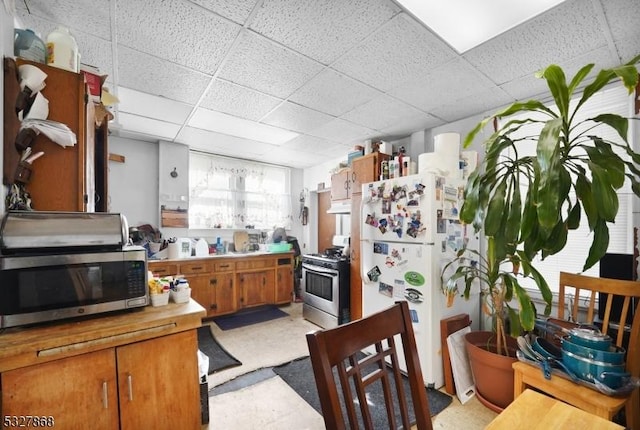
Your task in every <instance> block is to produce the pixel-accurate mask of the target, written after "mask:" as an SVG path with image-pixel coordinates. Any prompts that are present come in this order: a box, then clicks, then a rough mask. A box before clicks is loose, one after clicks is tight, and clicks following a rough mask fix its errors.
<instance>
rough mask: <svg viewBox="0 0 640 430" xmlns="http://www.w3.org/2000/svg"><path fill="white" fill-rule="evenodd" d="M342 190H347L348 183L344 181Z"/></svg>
mask: <svg viewBox="0 0 640 430" xmlns="http://www.w3.org/2000/svg"><path fill="white" fill-rule="evenodd" d="M344 189H345V190H348V189H349V181H344Z"/></svg>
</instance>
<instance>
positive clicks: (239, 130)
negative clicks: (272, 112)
mask: <svg viewBox="0 0 640 430" xmlns="http://www.w3.org/2000/svg"><path fill="white" fill-rule="evenodd" d="M189 126H191V127H197V128H202V129H204V130H211V131H215V132H219V133H223V134H226V135H230V136H238V137H242V138H245V139H251V140H256V141H261V142H267V143H271V144H273V145H281V144H282V143H284V142H286V141H287V140H290V139H293V138H294V137H296V136H297V135H298V134H297V133H294V132H292V131H289V130H284V129H282V128H278V127H273V126H270V125H267V124H260V123H257V122H254V121H249V120H246V119H242V118H238V117H235V116H231V115H227V114H224V113H221V112H216V111H212V110H208V109H203V108H198V109H196V112H195V113H194V114H193V116H192V117H191V118H190V119H189Z"/></svg>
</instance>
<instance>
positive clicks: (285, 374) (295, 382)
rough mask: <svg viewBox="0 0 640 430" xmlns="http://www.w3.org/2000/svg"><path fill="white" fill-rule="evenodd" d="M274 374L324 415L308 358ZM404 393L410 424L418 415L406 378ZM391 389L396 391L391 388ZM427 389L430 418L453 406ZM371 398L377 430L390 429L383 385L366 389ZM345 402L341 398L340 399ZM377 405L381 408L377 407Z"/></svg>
mask: <svg viewBox="0 0 640 430" xmlns="http://www.w3.org/2000/svg"><path fill="white" fill-rule="evenodd" d="M273 371H274V372H275V373H276V374H277V375H279V376H280V377H281V378H282V379H283V380H284V381H285V382H286V383H287V384H289V386H291V388H293V390H294V391H295V392H296V393H298V395H299V396H300V397H302V398H303V399H304V400H305V401H306V402H307V403H309V404H310V405H311V406H312V407H313V408H314V409H315V410H316V411H318V412H319V413H322V407H321V406H320V398H319V397H318V391H317V389H316V381H315V378H314V376H313V369H312V367H311V360H310V359H309V357H303V358H300V359H298V360H294V361H291V362H289V363H287V364H283V365H282V366H277V367H274V368H273ZM334 372H335V369H334ZM403 380H404V390H405V393H407V400H408V403H409V416H410V417H409V418H410V420H411V422H414V421H415V414H414V412H413V402H412V400H411V395H410V394H409V393H410V389H409V380H408V379H407V378H403ZM392 389H395V388H393V386H392ZM425 389H426V390H427V398H428V399H429V412H430V415H431V416H434V415H436V414H438V413H440V412H442V410H444V409H445V408H446V407H447V406H449V405H450V404H451V401H452V397H451V396H449V395H447V394H445V393H442V392H440V391H438V390H434V389H429V388H425ZM366 391H367V394H368V399H370V402H371V404H372V405H374V406H372V407H371V411H372V412H371V413H372V419H373V423H374V426H373V427H374V428H388V423H387V415H386V411H385V408H384V395H383V393H382V389H381V387H380V384H378V383H376V384H372V385H370V386H369V387H368V388H367V390H366ZM340 400H341V401H343V400H342V399H340ZM375 405H381V407H376V406H375ZM396 420H397V422H398V423H400V422H401V421H400V415H399V412H398V413H397V416H396Z"/></svg>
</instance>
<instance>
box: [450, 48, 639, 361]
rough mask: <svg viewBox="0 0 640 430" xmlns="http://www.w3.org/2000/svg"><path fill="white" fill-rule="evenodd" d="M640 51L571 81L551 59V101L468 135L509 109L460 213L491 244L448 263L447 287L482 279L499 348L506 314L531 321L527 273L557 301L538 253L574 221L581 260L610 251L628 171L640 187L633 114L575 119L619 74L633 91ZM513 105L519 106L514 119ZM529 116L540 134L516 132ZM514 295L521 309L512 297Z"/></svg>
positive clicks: (514, 327) (557, 242)
mask: <svg viewBox="0 0 640 430" xmlns="http://www.w3.org/2000/svg"><path fill="white" fill-rule="evenodd" d="M638 61H640V55H639V56H637V57H635V58H634V59H633V60H631V61H630V62H628V63H626V64H624V65H621V66H618V67H615V68H612V69H605V70H601V71H600V72H599V73H598V74H597V75H596V76H595V78H594V79H593V81H591V82H590V83H589V84H588V85H586V86H585V85H583V82H584V80H585V79H586V78H587V76H588V75H589V74H590V72H591V70H592V69H593V67H594V65H593V64H589V65H586V66H584V67H582V68H581V69H580V70H579V71H578V72H577V74H576V75H575V76H574V77H573V78H572V79H571V80H570V81H567V79H566V77H565V74H564V72H563V70H562V69H561V68H560V67H559V66H557V65H551V66H548V67H547V68H545V69H543V70H541V71H540V72H538V73H537V74H536V76H537V77H539V78H542V79H545V80H546V82H547V86H548V88H549V92H550V95H551V96H552V98H553V101H554V102H555V106H554V107H548V106H546V105H545V104H544V103H543V102H542V101H539V100H529V101H526V102H516V103H514V104H512V105H511V106H509V107H507V108H506V109H504V110H501V111H499V112H497V113H496V114H494V115H492V116H491V117H488V118H486V119H484V120H483V121H481V122H480V123H478V124H477V125H476V126H475V128H473V129H472V130H471V132H469V134H468V135H467V136H466V138H465V140H464V147H465V148H466V147H468V146H469V145H470V144H471V143H472V142H473V140H474V138H475V137H476V135H477V134H478V133H479V132H480V131H481V130H482V129H483V128H484V127H485V126H486V125H487V124H489V123H494V121H495V120H496V119H498V120H503V119H504V120H503V121H500V123H501V125H500V126H499V128H497V130H496V131H495V132H494V133H493V134H491V136H489V138H488V139H486V140H485V141H484V142H483V145H484V150H485V153H484V159H483V161H482V162H481V163H480V164H479V166H478V168H477V169H476V171H475V172H473V173H472V174H471V175H470V177H469V180H468V182H467V185H466V188H465V201H464V204H463V206H462V208H461V211H460V219H461V220H462V221H463V222H465V223H467V224H472V225H473V226H474V228H475V230H476V231H482V232H483V233H484V236H485V237H486V239H487V252H486V254H485V255H480V254H479V253H478V252H477V251H476V250H470V249H463V250H461V251H460V253H459V254H458V256H457V258H456V259H455V260H454V261H453V262H452V263H451V265H450V266H448V267H446V268H445V270H444V271H443V289H444V290H445V291H444V292H445V293H446V294H448V295H450V296H453V295H457V294H459V293H460V292H459V287H458V285H459V284H461V285H464V292H463V295H464V296H466V297H468V296H469V293H470V290H471V288H473V285H474V284H475V283H479V284H480V286H481V289H482V290H483V292H484V299H485V303H484V304H485V306H484V309H485V310H486V312H488V313H489V314H490V315H491V316H492V317H493V322H494V330H495V332H496V335H497V343H498V347H499V351H498V352H503V353H504V351H506V349H505V347H506V339H505V337H506V333H505V321H504V318H505V317H506V316H507V315H509V321H510V323H511V324H510V325H511V333H512V334H516V333H517V332H519V331H520V330H521V329H524V330H531V329H533V326H534V322H535V317H536V308H535V307H534V304H533V302H532V300H531V297H530V296H529V294H528V293H527V291H526V290H525V289H524V288H523V287H522V285H521V280H522V277H529V278H532V279H533V280H534V281H535V284H536V285H537V287H538V289H539V290H540V293H541V295H542V297H543V299H544V301H545V302H546V307H545V309H544V314H545V315H548V314H549V313H550V311H551V301H552V295H551V291H550V289H549V286H548V284H547V282H546V281H545V279H544V277H543V276H542V275H541V274H540V273H539V272H538V271H537V270H536V269H535V267H534V266H533V264H532V261H533V258H534V257H535V256H537V255H541V257H542V258H545V257H547V256H549V255H552V254H555V253H557V252H559V251H560V250H562V249H563V248H564V246H565V245H566V243H567V235H568V234H569V231H570V230H574V229H576V228H577V227H578V226H579V225H580V224H581V223H582V222H587V223H588V225H589V228H590V230H591V232H592V242H591V246H590V249H589V252H588V255H586V257H585V263H584V269H585V270H586V269H588V268H590V267H592V266H593V265H594V264H595V263H596V262H598V261H599V260H600V258H601V257H602V256H603V255H604V254H605V253H606V251H607V247H608V244H609V228H608V225H607V224H608V223H611V222H614V220H615V217H616V214H617V213H618V193H617V190H619V189H620V188H621V187H622V186H623V183H624V180H625V177H627V178H628V179H629V180H630V182H631V186H632V189H633V192H634V193H635V194H636V195H637V196H640V168H639V167H638V165H640V154H638V153H636V152H635V151H634V150H633V148H632V146H631V145H630V143H629V141H628V136H627V135H628V126H629V121H628V119H627V118H624V117H621V116H620V115H617V114H612V113H602V114H599V115H597V116H595V117H592V118H588V119H584V120H579V119H578V118H579V115H578V113H579V112H580V110H581V108H582V107H583V106H584V105H585V103H586V102H587V101H588V100H589V99H590V98H591V97H592V96H593V95H594V94H596V93H597V92H598V91H599V90H601V89H602V88H603V87H604V86H605V85H607V84H609V83H610V82H611V81H613V80H616V79H620V80H621V82H622V84H623V85H624V86H625V87H626V88H627V90H628V91H629V93H630V94H631V93H632V92H633V91H634V89H635V88H636V85H637V84H638V71H637V69H636V63H637V62H638ZM572 100H573V101H572ZM514 114H518V116H517V117H515V118H513V119H509V117H511V116H512V115H514ZM524 114H531V116H529V115H526V117H525V115H524ZM532 124H536V125H537V127H539V129H538V130H540V131H539V132H538V133H536V134H535V135H525V136H521V135H523V134H526V133H522V132H521V133H517V132H518V130H521V129H523V127H525V126H526V127H527V129H529V127H530V125H532ZM601 126H605V127H611V128H613V129H614V130H615V131H616V133H617V134H618V135H619V136H620V138H621V141H620V142H613V141H611V140H608V139H606V138H605V137H602V136H599V135H598V134H597V133H598V130H599V129H600V128H599V127H601ZM531 141H534V142H535V146H536V153H535V155H531V156H524V155H519V152H522V150H521V148H522V146H523V144H525V143H526V144H529V142H531ZM616 148H617V150H614V149H616ZM619 153H624V154H625V155H626V156H624V157H621V156H619V155H618V154H619ZM583 214H585V215H586V220H585V219H583V218H584V216H583ZM578 252H579V250H578ZM454 267H455V271H453V273H452V274H451V271H452V270H451V269H452V268H454ZM445 274H447V275H446V276H445ZM474 281H476V282H474ZM514 298H515V299H516V300H517V304H518V306H517V310H516V307H515V306H514V307H512V306H510V302H511V301H512V300H513V299H514ZM500 350H501V351H500Z"/></svg>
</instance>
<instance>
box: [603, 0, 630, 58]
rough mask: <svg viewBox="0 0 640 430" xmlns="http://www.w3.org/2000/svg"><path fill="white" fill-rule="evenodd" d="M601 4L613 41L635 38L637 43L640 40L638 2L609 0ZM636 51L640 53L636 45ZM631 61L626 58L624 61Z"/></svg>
mask: <svg viewBox="0 0 640 430" xmlns="http://www.w3.org/2000/svg"><path fill="white" fill-rule="evenodd" d="M600 3H601V4H602V8H603V9H604V14H605V16H606V18H607V22H608V23H609V28H610V29H611V34H612V35H613V40H616V41H618V40H622V39H628V38H635V39H636V41H637V40H639V39H640V24H639V23H640V5H638V0H607V1H601V2H600ZM639 44H640V43H639ZM636 51H640V46H638V45H636ZM637 53H640V52H637ZM630 59H631V58H625V59H623V61H627V60H630Z"/></svg>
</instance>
